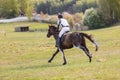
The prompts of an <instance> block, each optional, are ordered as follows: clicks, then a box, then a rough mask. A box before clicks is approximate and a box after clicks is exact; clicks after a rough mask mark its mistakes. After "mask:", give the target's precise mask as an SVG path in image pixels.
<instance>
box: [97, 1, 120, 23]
mask: <svg viewBox="0 0 120 80" xmlns="http://www.w3.org/2000/svg"><path fill="white" fill-rule="evenodd" d="M98 3H99V12H100V14H102V16H103V17H104V22H105V23H106V24H107V25H111V24H113V23H114V22H118V21H119V20H120V15H119V14H120V0H99V2H98Z"/></svg>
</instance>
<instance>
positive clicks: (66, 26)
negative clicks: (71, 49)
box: [56, 13, 70, 47]
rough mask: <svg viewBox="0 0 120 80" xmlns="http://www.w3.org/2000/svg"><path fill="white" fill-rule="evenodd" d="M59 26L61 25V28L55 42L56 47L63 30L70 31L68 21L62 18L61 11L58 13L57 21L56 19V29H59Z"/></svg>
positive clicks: (58, 44) (58, 45)
mask: <svg viewBox="0 0 120 80" xmlns="http://www.w3.org/2000/svg"><path fill="white" fill-rule="evenodd" d="M59 26H60V27H61V30H60V33H59V35H58V39H57V42H56V47H60V40H61V37H62V35H63V34H64V33H65V32H68V31H70V25H69V23H68V21H67V20H66V19H64V18H63V16H62V14H61V13H59V14H58V21H57V28H58V30H59Z"/></svg>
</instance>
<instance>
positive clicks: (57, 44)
mask: <svg viewBox="0 0 120 80" xmlns="http://www.w3.org/2000/svg"><path fill="white" fill-rule="evenodd" d="M60 40H61V38H59V37H58V39H57V41H56V45H55V47H60Z"/></svg>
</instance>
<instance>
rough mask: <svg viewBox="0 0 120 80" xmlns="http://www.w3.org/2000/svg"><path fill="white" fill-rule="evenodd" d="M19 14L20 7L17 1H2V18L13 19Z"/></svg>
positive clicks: (0, 3) (0, 9)
mask: <svg viewBox="0 0 120 80" xmlns="http://www.w3.org/2000/svg"><path fill="white" fill-rule="evenodd" d="M18 13H19V5H18V1H17V0H1V2H0V17H3V18H12V17H15V16H17V15H18Z"/></svg>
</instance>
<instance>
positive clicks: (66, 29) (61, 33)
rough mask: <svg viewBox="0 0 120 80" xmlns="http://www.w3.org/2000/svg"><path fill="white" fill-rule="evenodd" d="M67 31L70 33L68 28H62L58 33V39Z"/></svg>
mask: <svg viewBox="0 0 120 80" xmlns="http://www.w3.org/2000/svg"><path fill="white" fill-rule="evenodd" d="M67 31H70V28H69V27H63V28H62V29H61V31H60V33H59V38H61V37H62V35H63V34H64V33H65V32H67Z"/></svg>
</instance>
